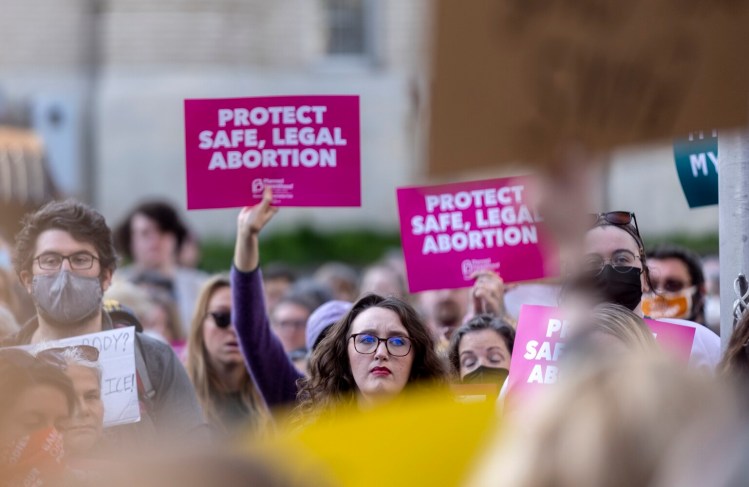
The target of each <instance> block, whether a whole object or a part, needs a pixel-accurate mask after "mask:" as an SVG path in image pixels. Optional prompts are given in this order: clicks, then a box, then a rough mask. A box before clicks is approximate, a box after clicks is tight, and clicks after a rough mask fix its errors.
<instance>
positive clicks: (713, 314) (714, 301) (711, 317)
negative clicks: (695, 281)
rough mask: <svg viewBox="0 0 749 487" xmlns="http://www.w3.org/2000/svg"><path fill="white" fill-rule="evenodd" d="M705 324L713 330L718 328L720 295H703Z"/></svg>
mask: <svg viewBox="0 0 749 487" xmlns="http://www.w3.org/2000/svg"><path fill="white" fill-rule="evenodd" d="M705 324H706V325H707V326H709V327H710V328H712V329H713V330H718V329H720V296H715V295H709V296H705Z"/></svg>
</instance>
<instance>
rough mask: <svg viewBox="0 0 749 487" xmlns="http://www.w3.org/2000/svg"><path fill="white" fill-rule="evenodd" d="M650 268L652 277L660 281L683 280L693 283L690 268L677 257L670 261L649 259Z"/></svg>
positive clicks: (669, 259)
mask: <svg viewBox="0 0 749 487" xmlns="http://www.w3.org/2000/svg"><path fill="white" fill-rule="evenodd" d="M648 267H649V268H650V271H651V276H652V277H654V278H658V279H669V278H670V279H681V280H686V281H691V280H692V279H691V276H690V275H689V268H688V267H687V265H686V264H685V263H684V262H683V261H682V260H681V259H677V258H675V257H671V258H668V259H649V260H648Z"/></svg>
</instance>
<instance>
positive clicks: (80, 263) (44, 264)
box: [33, 252, 99, 271]
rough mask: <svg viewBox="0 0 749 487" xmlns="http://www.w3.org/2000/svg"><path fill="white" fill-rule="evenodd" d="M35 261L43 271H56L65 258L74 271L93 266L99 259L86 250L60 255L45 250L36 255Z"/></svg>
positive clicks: (84, 269)
mask: <svg viewBox="0 0 749 487" xmlns="http://www.w3.org/2000/svg"><path fill="white" fill-rule="evenodd" d="M33 260H35V261H37V262H38V263H39V268H40V269H42V270H45V271H56V270H59V269H60V268H61V267H62V263H63V261H65V260H67V261H68V263H69V264H70V268H71V269H73V270H76V271H86V270H89V269H91V268H92V267H93V266H94V262H95V261H97V260H99V258H98V257H96V256H94V255H91V254H90V253H88V252H76V253H75V254H71V255H62V254H58V253H57V252H45V253H43V254H41V255H39V256H37V257H34V259H33Z"/></svg>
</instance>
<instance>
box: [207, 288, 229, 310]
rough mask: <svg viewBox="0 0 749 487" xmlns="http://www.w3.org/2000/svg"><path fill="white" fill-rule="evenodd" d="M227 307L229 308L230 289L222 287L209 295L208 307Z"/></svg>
mask: <svg viewBox="0 0 749 487" xmlns="http://www.w3.org/2000/svg"><path fill="white" fill-rule="evenodd" d="M219 305H220V306H229V307H231V289H230V288H229V287H227V286H222V287H220V288H218V289H216V290H215V291H213V294H211V297H210V299H209V300H208V307H209V308H210V307H212V306H219Z"/></svg>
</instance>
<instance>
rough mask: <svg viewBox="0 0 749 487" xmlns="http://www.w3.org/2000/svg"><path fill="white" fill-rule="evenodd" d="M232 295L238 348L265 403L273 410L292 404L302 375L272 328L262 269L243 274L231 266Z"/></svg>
mask: <svg viewBox="0 0 749 487" xmlns="http://www.w3.org/2000/svg"><path fill="white" fill-rule="evenodd" d="M231 296H232V310H233V312H232V314H233V315H234V316H233V318H234V319H233V323H234V326H235V328H236V330H237V336H238V337H239V346H240V348H241V350H242V355H244V360H245V363H246V364H247V370H249V371H250V374H251V375H252V379H253V380H254V381H255V384H256V385H257V387H258V389H259V390H260V392H261V393H262V394H263V397H264V398H265V402H266V404H267V405H268V407H270V408H273V407H276V406H283V405H289V404H293V403H294V402H295V401H296V395H297V386H296V381H297V380H298V379H300V378H302V377H303V376H302V374H301V373H300V372H299V371H298V370H297V369H296V367H294V364H293V363H292V362H291V360H290V359H289V357H288V356H287V355H286V352H285V351H284V349H283V346H282V345H281V341H280V340H279V339H278V337H277V336H276V335H275V334H274V333H273V332H272V331H271V329H270V321H269V320H268V314H267V313H266V312H265V298H264V297H263V280H262V275H261V273H260V269H255V270H254V271H251V272H241V271H239V270H237V269H236V268H235V267H234V266H232V268H231Z"/></svg>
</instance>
